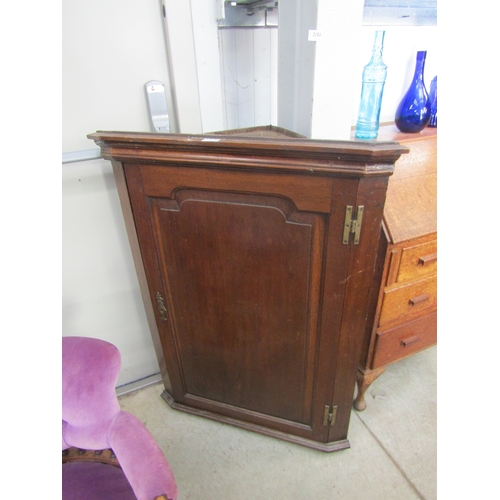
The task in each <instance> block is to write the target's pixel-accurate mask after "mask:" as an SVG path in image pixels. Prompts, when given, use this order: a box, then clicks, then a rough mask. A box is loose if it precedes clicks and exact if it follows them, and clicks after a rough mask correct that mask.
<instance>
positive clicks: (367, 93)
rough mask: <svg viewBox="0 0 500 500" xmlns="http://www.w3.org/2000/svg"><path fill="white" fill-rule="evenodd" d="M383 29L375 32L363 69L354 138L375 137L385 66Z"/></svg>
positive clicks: (378, 123) (385, 71) (385, 74)
mask: <svg viewBox="0 0 500 500" xmlns="http://www.w3.org/2000/svg"><path fill="white" fill-rule="evenodd" d="M384 35H385V31H376V32H375V41H374V43H373V52H372V58H371V59H370V62H369V63H368V64H367V65H366V66H365V67H364V69H363V86H362V88H361V100H360V103H359V112H358V121H357V122H356V134H355V137H356V139H376V137H377V135H378V129H379V125H380V122H379V121H380V107H381V105H382V95H383V93H384V84H385V77H386V76H387V66H386V65H385V64H384V61H382V51H383V49H384Z"/></svg>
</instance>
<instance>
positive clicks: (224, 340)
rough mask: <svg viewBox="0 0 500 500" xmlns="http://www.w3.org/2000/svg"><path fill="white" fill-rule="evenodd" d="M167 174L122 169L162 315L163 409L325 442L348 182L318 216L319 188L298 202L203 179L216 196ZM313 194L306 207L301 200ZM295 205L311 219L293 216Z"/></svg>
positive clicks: (284, 188) (253, 182) (256, 180)
mask: <svg viewBox="0 0 500 500" xmlns="http://www.w3.org/2000/svg"><path fill="white" fill-rule="evenodd" d="M168 170H169V172H170V173H171V174H172V176H170V175H166V176H161V175H159V167H157V166H149V165H141V166H138V165H128V166H126V168H125V172H126V178H127V183H128V184H129V186H133V189H131V190H130V191H131V202H132V207H133V211H134V218H135V219H136V221H138V222H139V224H137V222H136V224H137V231H138V233H141V234H140V241H141V252H142V254H143V258H144V259H145V269H146V272H147V273H148V274H152V273H154V274H155V275H156V276H149V277H148V283H149V284H150V293H151V297H152V300H153V302H155V297H156V294H157V293H160V295H161V299H162V307H164V310H163V312H161V317H160V313H158V316H157V324H158V328H159V331H160V336H161V337H162V339H163V340H162V344H163V345H164V346H168V347H167V348H166V349H164V355H165V359H166V360H167V366H169V367H170V368H169V376H170V379H171V383H172V397H173V399H174V401H175V402H176V403H179V404H181V405H185V406H186V407H189V408H196V409H197V410H198V411H201V412H203V411H205V412H206V411H208V412H211V413H213V414H220V415H224V416H225V417H228V418H232V419H238V420H240V421H246V422H249V423H251V424H257V425H260V426H265V427H268V428H273V429H276V430H277V431H280V432H285V433H291V434H294V435H297V436H302V437H304V438H306V439H314V440H315V441H323V442H327V439H328V427H326V426H324V425H323V413H324V408H325V405H328V404H330V402H331V401H332V398H333V393H334V387H333V385H334V379H335V367H336V361H335V359H336V349H337V346H338V342H339V335H340V324H341V317H342V309H343V296H344V293H345V282H346V278H347V276H346V272H347V268H348V266H347V263H348V260H349V252H350V251H349V247H348V246H344V245H342V230H343V217H344V211H345V202H346V201H347V202H349V198H350V197H352V193H354V192H355V188H356V181H354V180H349V179H342V180H336V181H335V182H336V183H337V184H338V185H336V186H335V189H336V190H337V191H340V192H341V193H342V194H341V195H340V196H337V197H336V198H335V199H334V200H331V201H330V207H328V203H327V197H326V191H325V187H324V186H325V185H327V186H328V189H332V180H331V179H329V178H323V179H321V178H319V177H318V178H314V181H313V182H312V181H310V180H308V181H307V182H304V185H303V186H304V188H303V190H302V191H301V190H300V189H299V184H298V182H296V181H292V182H291V180H290V178H287V179H284V181H283V182H282V183H280V182H278V181H277V180H276V179H275V185H274V188H273V192H270V193H266V191H267V189H266V188H265V187H264V186H266V184H265V183H262V182H261V181H262V179H263V178H265V176H264V175H255V176H254V177H252V178H250V177H249V178H248V181H249V182H247V183H245V184H244V186H243V185H242V183H241V177H240V176H238V178H237V179H236V180H235V181H234V182H233V178H232V173H229V172H227V171H223V170H219V171H214V174H213V175H214V176H217V177H218V181H219V185H220V184H221V180H222V179H223V180H224V182H222V184H223V187H224V188H225V189H224V190H216V189H213V188H212V187H211V186H210V181H209V180H207V177H204V176H202V177H201V178H199V179H198V178H196V177H195V176H191V177H189V178H188V177H187V175H188V174H187V173H186V169H182V168H179V169H176V168H172V167H169V168H168ZM188 170H189V169H188ZM273 175H274V174H273ZM175 178H178V179H179V180H182V181H183V182H182V184H181V183H180V182H177V183H176V182H175ZM154 179H158V180H160V179H166V180H164V181H161V182H154ZM173 179H174V180H173ZM278 180H279V179H278ZM320 182H322V185H321V186H322V187H321V190H319V193H320V194H321V196H320V197H319V198H317V199H316V201H314V196H313V195H312V190H311V191H310V192H307V193H305V192H304V191H308V190H309V188H311V187H315V186H319V185H320ZM197 184H199V185H200V186H197ZM243 187H244V190H243ZM295 194H296V198H297V199H298V202H299V203H302V201H303V200H304V199H305V197H306V196H307V197H308V198H309V199H311V200H312V201H311V202H309V205H308V206H307V208H312V207H314V205H315V204H316V207H318V208H321V210H320V211H318V212H316V211H309V210H303V209H299V208H298V207H297V204H296V203H295V200H294V199H293V198H290V195H292V196H293V197H295ZM326 208H329V209H330V210H329V212H326ZM323 210H325V212H326V213H325V212H323ZM146 220H147V221H148V222H147V223H145V221H146ZM152 248H154V257H153V253H152ZM153 260H154V261H155V262H153ZM158 277H159V278H158ZM325 356H326V358H325ZM325 360H327V361H328V360H330V361H329V362H327V363H326V364H325ZM320 366H323V368H321V370H320V369H319V367H320Z"/></svg>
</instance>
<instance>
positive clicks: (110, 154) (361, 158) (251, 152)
mask: <svg viewBox="0 0 500 500" xmlns="http://www.w3.org/2000/svg"><path fill="white" fill-rule="evenodd" d="M87 137H88V138H89V139H92V140H94V141H95V142H96V144H97V145H98V146H99V147H100V148H101V156H102V157H103V158H105V159H108V160H111V159H113V160H117V161H123V162H128V163H143V162H148V163H154V164H159V165H161V164H179V163H181V164H183V165H185V166H189V165H193V166H196V165H200V164H203V165H204V166H208V167H210V166H214V167H215V166H216V167H217V168H221V166H223V167H224V168H228V169H237V168H243V169H266V170H277V171H289V172H290V171H294V172H305V173H314V172H318V173H323V174H325V173H332V174H335V175H346V176H351V175H355V176H362V177H364V176H374V175H391V174H392V172H393V171H394V163H395V162H396V161H397V160H398V159H399V157H400V156H401V155H402V154H405V153H408V151H409V150H408V148H406V147H405V146H401V145H400V144H399V143H397V142H394V141H386V142H375V141H326V140H312V139H302V138H288V137H280V138H274V137H273V138H263V137H243V136H221V135H217V134H211V135H189V134H158V133H137V132H99V131H98V132H96V133H93V134H89V135H88V136H87Z"/></svg>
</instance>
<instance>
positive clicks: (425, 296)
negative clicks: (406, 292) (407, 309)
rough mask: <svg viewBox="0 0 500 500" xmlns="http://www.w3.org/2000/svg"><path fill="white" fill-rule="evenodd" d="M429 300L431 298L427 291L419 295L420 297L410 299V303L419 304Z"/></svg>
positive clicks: (412, 304) (411, 304)
mask: <svg viewBox="0 0 500 500" xmlns="http://www.w3.org/2000/svg"><path fill="white" fill-rule="evenodd" d="M427 300H429V295H428V294H427V293H424V294H423V295H419V296H418V297H414V298H413V299H410V300H409V301H408V303H409V304H410V306H416V305H418V304H421V303H422V302H426V301H427Z"/></svg>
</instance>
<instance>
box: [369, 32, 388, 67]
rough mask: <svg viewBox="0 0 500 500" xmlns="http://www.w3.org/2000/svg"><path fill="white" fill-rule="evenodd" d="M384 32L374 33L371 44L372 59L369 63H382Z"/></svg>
mask: <svg viewBox="0 0 500 500" xmlns="http://www.w3.org/2000/svg"><path fill="white" fill-rule="evenodd" d="M384 36H385V31H375V41H374V42H373V51H372V59H371V61H370V62H373V63H378V62H381V61H382V52H383V50H384Z"/></svg>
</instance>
